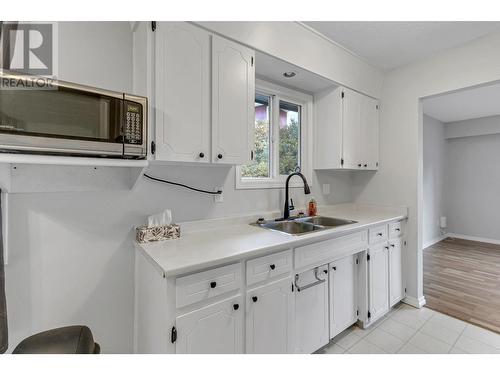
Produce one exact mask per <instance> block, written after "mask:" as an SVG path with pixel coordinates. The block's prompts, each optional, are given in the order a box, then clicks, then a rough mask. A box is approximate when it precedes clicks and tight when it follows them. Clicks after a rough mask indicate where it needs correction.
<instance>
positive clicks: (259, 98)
mask: <svg viewBox="0 0 500 375" xmlns="http://www.w3.org/2000/svg"><path fill="white" fill-rule="evenodd" d="M270 109H271V97H270V96H268V95H262V94H255V149H254V160H253V162H252V163H251V164H249V165H245V166H243V167H242V169H241V175H242V177H246V178H269V177H270V175H271V172H270V170H271V168H270V157H269V155H270V143H271V142H270V135H271V121H270Z"/></svg>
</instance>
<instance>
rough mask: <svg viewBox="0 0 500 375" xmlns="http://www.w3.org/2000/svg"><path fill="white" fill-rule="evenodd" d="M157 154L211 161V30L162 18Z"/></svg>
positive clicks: (158, 36) (158, 38)
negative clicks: (165, 20) (209, 31)
mask: <svg viewBox="0 0 500 375" xmlns="http://www.w3.org/2000/svg"><path fill="white" fill-rule="evenodd" d="M155 44H156V55H155V57H156V59H155V71H156V80H155V84H156V137H155V138H156V159H159V160H169V161H187V162H205V163H206V162H209V161H210V69H209V68H210V34H209V33H208V32H206V31H204V30H202V29H200V28H197V27H195V26H192V25H190V24H188V23H185V22H158V23H157V28H156V32H155Z"/></svg>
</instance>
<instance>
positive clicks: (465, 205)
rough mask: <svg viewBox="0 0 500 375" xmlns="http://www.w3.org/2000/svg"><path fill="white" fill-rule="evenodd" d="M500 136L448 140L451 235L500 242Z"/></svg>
mask: <svg viewBox="0 0 500 375" xmlns="http://www.w3.org/2000/svg"><path fill="white" fill-rule="evenodd" d="M499 166H500V134H493V135H481V136H474V137H465V138H454V139H449V140H447V153H446V182H445V186H446V190H445V192H446V194H445V200H446V212H447V216H448V232H449V233H455V234H461V235H465V236H473V237H479V238H486V239H492V240H497V241H498V240H500V226H499V223H500V210H499V207H500V194H499V192H500V168H499Z"/></svg>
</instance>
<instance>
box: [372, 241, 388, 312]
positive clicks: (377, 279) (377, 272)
mask: <svg viewBox="0 0 500 375" xmlns="http://www.w3.org/2000/svg"><path fill="white" fill-rule="evenodd" d="M368 257H369V260H368V286H369V287H368V291H369V304H368V306H369V309H368V311H369V312H368V319H369V320H370V321H375V320H377V319H378V318H380V317H381V316H382V315H384V314H385V313H386V312H387V311H388V310H389V258H388V257H389V246H388V245H387V243H385V242H384V243H381V244H379V245H374V246H372V247H370V249H369V250H368Z"/></svg>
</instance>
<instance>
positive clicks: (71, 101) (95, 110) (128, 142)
mask: <svg viewBox="0 0 500 375" xmlns="http://www.w3.org/2000/svg"><path fill="white" fill-rule="evenodd" d="M42 83H43V81H42ZM40 86H41V85H40ZM41 87H42V88H39V87H37V84H36V82H35V81H34V77H30V76H19V75H15V74H13V73H11V72H8V73H7V72H5V71H4V72H0V152H8V153H37V154H56V155H57V154H59V155H60V154H65V155H79V156H97V157H113V158H127V159H143V158H145V157H146V144H147V135H146V131H147V98H145V97H141V96H134V95H129V94H124V93H121V92H115V91H108V90H103V89H99V88H94V87H89V86H83V85H79V84H75V83H70V82H63V81H52V82H49V81H45V85H44V86H41Z"/></svg>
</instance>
